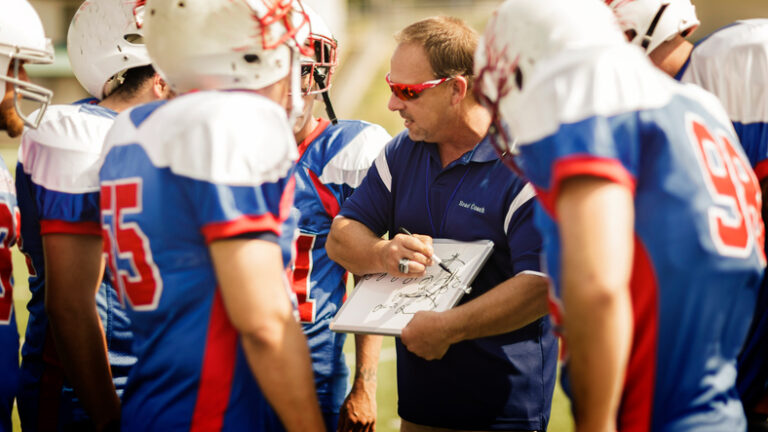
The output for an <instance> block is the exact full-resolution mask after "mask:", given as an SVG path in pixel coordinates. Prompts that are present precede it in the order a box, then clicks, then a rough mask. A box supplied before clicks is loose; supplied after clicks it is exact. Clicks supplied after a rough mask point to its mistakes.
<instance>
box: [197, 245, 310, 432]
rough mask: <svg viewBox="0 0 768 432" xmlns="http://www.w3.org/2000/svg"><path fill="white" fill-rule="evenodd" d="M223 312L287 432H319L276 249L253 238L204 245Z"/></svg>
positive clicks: (303, 347)
mask: <svg viewBox="0 0 768 432" xmlns="http://www.w3.org/2000/svg"><path fill="white" fill-rule="evenodd" d="M209 249H210V252H211V257H212V259H213V264H214V268H215V270H216V277H217V278H218V282H219V286H220V290H221V296H222V300H223V303H224V307H225V308H226V310H227V315H228V316H229V319H230V321H231V322H232V325H233V326H234V327H235V328H236V329H237V331H238V332H239V333H240V337H241V340H242V344H243V349H244V351H245V355H246V357H247V359H248V364H249V366H250V368H251V371H252V372H253V374H254V376H255V377H256V379H257V380H258V382H259V386H260V387H261V389H262V391H263V392H264V394H265V395H266V397H267V399H268V400H269V402H270V403H271V405H272V406H273V407H274V408H275V410H276V411H277V414H278V416H279V417H280V419H281V420H282V422H283V425H284V426H285V428H286V430H288V431H302V432H304V431H322V430H323V429H324V423H323V419H322V416H321V414H320V407H319V406H318V402H317V396H316V394H315V385H314V378H313V375H312V367H311V364H310V359H309V349H308V348H307V341H306V338H305V337H304V333H303V332H302V330H301V327H300V326H299V324H298V322H296V320H295V319H294V317H293V309H292V307H291V303H290V300H289V298H288V295H287V291H286V286H285V284H286V282H285V280H284V273H283V261H282V256H281V253H280V247H279V246H278V245H277V244H275V243H272V242H269V241H265V240H257V239H253V240H251V239H226V240H217V241H214V242H212V243H211V244H210V246H209Z"/></svg>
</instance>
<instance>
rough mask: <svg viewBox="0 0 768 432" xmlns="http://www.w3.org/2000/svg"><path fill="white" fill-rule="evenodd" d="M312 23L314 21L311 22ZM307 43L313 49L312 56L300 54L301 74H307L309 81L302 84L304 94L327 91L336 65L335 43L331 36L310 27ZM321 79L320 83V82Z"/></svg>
mask: <svg viewBox="0 0 768 432" xmlns="http://www.w3.org/2000/svg"><path fill="white" fill-rule="evenodd" d="M312 24H314V21H313V22H312ZM312 31H313V33H310V35H309V39H308V40H307V45H308V46H309V47H311V48H312V50H313V51H314V53H313V55H312V57H306V56H302V58H301V76H302V77H306V76H309V82H308V84H306V85H302V93H303V94H304V95H311V94H318V93H323V92H327V91H328V90H330V88H331V76H332V75H333V73H334V71H335V70H336V66H337V65H338V58H337V47H338V45H337V43H336V40H335V39H333V37H332V36H330V37H329V36H328V35H322V34H318V33H314V31H315V28H314V27H313V28H312ZM321 81H322V83H321Z"/></svg>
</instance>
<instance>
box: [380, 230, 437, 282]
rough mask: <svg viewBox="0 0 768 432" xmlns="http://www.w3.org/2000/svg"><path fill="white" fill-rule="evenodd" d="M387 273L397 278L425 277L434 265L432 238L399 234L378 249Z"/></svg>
mask: <svg viewBox="0 0 768 432" xmlns="http://www.w3.org/2000/svg"><path fill="white" fill-rule="evenodd" d="M376 253H377V254H378V256H379V260H380V262H381V264H382V266H383V267H384V269H385V270H386V272H387V273H389V274H391V275H397V276H410V277H419V276H423V275H424V272H425V271H426V269H427V266H429V265H432V260H431V258H430V257H431V256H432V254H433V249H432V237H430V236H428V235H422V234H413V235H406V234H397V235H395V236H394V237H393V238H392V240H389V241H385V242H382V243H381V246H380V247H378V248H376Z"/></svg>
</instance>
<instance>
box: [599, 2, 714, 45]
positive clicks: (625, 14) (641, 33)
mask: <svg viewBox="0 0 768 432" xmlns="http://www.w3.org/2000/svg"><path fill="white" fill-rule="evenodd" d="M605 3H606V4H607V5H608V6H610V7H611V9H613V12H614V13H615V14H616V18H617V19H618V20H619V25H620V26H621V28H622V29H623V30H624V31H625V32H626V34H627V37H628V38H629V41H630V42H631V43H633V44H635V45H638V46H640V47H642V48H643V49H644V50H645V52H646V54H650V53H651V52H653V50H655V49H656V48H657V47H658V46H659V45H661V44H662V43H664V42H666V41H668V40H670V39H672V38H673V37H675V36H676V35H682V36H683V37H685V36H688V35H689V34H691V33H693V31H694V30H696V28H697V27H698V26H699V19H698V18H697V17H696V7H694V6H693V4H691V1H690V0H605Z"/></svg>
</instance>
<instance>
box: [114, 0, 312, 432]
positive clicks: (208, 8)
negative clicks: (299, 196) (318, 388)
mask: <svg viewBox="0 0 768 432" xmlns="http://www.w3.org/2000/svg"><path fill="white" fill-rule="evenodd" d="M142 3H143V2H142ZM137 8H141V9H143V10H144V11H145V13H144V29H145V31H146V32H145V34H146V43H147V48H148V50H149V53H150V55H151V57H152V59H153V62H154V64H155V65H156V67H157V68H158V70H159V71H160V73H161V74H162V75H163V76H164V77H165V78H166V79H167V81H168V83H169V85H170V86H171V87H172V89H173V90H175V91H176V92H177V93H179V94H181V95H180V96H178V97H177V98H176V99H174V100H172V101H170V102H167V103H164V104H163V103H151V104H146V105H143V106H140V107H136V108H134V109H132V110H129V111H127V112H125V113H123V114H121V115H120V116H119V117H118V119H117V121H116V122H115V125H114V126H113V128H112V129H111V131H110V133H109V135H108V136H107V139H106V144H105V156H104V163H103V165H102V167H101V169H100V173H99V179H100V183H101V218H102V226H103V227H104V229H105V243H106V249H107V250H108V252H109V264H110V267H111V268H112V274H113V275H114V277H115V279H116V283H117V285H118V286H119V289H120V292H121V293H122V295H123V298H124V299H125V302H126V303H127V304H128V305H129V315H130V318H131V323H132V329H133V331H134V345H133V346H134V349H135V352H136V355H137V357H138V360H137V362H136V364H135V365H134V367H133V369H132V371H131V375H130V376H129V378H128V383H127V388H126V391H125V396H124V397H123V405H122V408H123V417H122V429H123V430H126V431H144V430H162V431H181V430H184V431H186V430H222V431H236V430H238V431H239V430H243V431H245V430H247V431H261V430H267V429H268V428H270V427H273V426H274V425H273V424H272V423H271V421H272V419H273V418H274V414H273V411H272V409H273V408H274V411H276V412H277V415H278V416H279V418H280V420H282V422H283V425H284V426H285V428H286V429H287V430H289V431H302V432H304V431H322V430H324V426H323V420H322V416H321V414H320V409H319V406H318V403H317V395H316V393H315V387H314V385H313V381H312V368H311V364H310V358H309V350H308V348H307V342H306V338H305V337H304V335H303V333H302V331H301V327H300V325H299V323H298V322H297V321H296V319H295V318H294V315H293V308H292V305H291V302H290V297H289V293H290V287H289V285H288V280H287V279H286V276H285V267H284V263H285V262H287V259H288V258H286V257H287V256H289V255H290V249H289V248H287V247H283V248H281V245H285V243H284V242H281V241H280V237H281V236H283V235H289V236H292V235H293V232H292V231H291V232H284V230H283V223H284V222H285V220H286V218H287V217H288V214H289V213H290V210H291V207H292V204H293V192H294V188H295V179H294V176H293V174H294V161H295V159H296V157H297V156H298V154H297V150H296V143H295V141H294V138H293V131H292V128H291V125H290V123H289V120H288V119H289V117H292V116H293V114H294V113H299V112H301V109H302V108H301V90H300V83H299V79H300V73H299V69H300V66H299V55H300V54H299V50H303V51H304V52H305V53H306V55H311V52H310V50H307V49H304V42H305V39H306V37H307V35H308V33H309V28H308V27H309V26H308V25H307V24H308V23H307V21H308V18H307V16H306V14H305V13H304V12H303V10H302V9H301V8H300V6H299V5H295V4H294V2H292V1H281V2H273V1H268V0H264V1H248V2H245V1H231V0H184V1H183V2H176V1H174V2H169V1H166V0H154V1H153V0H150V1H147V2H146V4H145V5H144V4H141V3H140V4H138V6H137ZM268 402H269V403H268ZM270 404H271V406H272V407H273V408H270Z"/></svg>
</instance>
